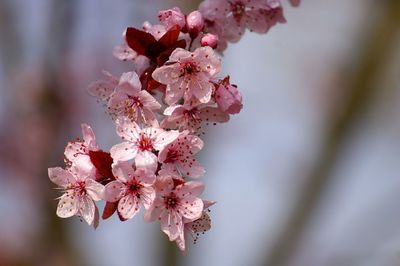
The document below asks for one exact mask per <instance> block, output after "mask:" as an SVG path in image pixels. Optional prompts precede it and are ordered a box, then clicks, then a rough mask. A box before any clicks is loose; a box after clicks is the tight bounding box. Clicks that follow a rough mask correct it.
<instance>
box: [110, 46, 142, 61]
mask: <svg viewBox="0 0 400 266" xmlns="http://www.w3.org/2000/svg"><path fill="white" fill-rule="evenodd" d="M113 54H114V56H115V57H116V58H117V59H119V60H122V61H128V60H133V59H135V58H136V57H137V53H136V52H135V51H134V50H132V49H131V48H130V47H129V46H128V45H127V44H122V45H118V46H117V47H115V48H114V52H113Z"/></svg>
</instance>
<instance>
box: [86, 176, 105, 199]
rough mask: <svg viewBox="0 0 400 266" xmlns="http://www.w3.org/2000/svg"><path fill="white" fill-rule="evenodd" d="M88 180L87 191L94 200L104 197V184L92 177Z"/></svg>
mask: <svg viewBox="0 0 400 266" xmlns="http://www.w3.org/2000/svg"><path fill="white" fill-rule="evenodd" d="M85 182H86V192H87V193H88V194H89V196H90V197H91V198H92V200H94V201H99V200H102V199H103V193H104V186H103V185H102V184H100V183H98V182H96V181H94V180H93V179H91V178H88V179H86V180H85Z"/></svg>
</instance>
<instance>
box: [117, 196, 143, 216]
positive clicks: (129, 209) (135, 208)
mask: <svg viewBox="0 0 400 266" xmlns="http://www.w3.org/2000/svg"><path fill="white" fill-rule="evenodd" d="M139 210H140V205H139V202H138V199H137V198H136V197H134V196H132V195H127V196H125V197H123V198H122V199H121V200H120V201H119V203H118V212H119V213H120V215H121V216H122V218H124V219H130V218H132V217H133V216H135V214H136V213H138V212H139Z"/></svg>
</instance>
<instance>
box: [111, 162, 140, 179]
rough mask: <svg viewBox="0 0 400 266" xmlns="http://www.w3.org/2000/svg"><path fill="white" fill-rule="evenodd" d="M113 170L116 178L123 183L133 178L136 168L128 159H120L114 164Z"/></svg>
mask: <svg viewBox="0 0 400 266" xmlns="http://www.w3.org/2000/svg"><path fill="white" fill-rule="evenodd" d="M112 172H113V175H114V176H115V178H116V179H117V180H119V181H121V182H122V183H126V182H128V181H131V180H133V176H134V175H135V169H134V168H133V166H132V164H131V163H129V162H127V161H120V162H117V163H116V164H113V166H112Z"/></svg>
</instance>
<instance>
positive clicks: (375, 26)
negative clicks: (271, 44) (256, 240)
mask: <svg viewBox="0 0 400 266" xmlns="http://www.w3.org/2000/svg"><path fill="white" fill-rule="evenodd" d="M375 5H376V6H375V7H374V12H373V14H376V16H371V21H370V23H369V24H368V25H366V33H367V34H366V38H365V39H363V40H361V41H360V43H359V46H358V47H357V48H356V51H357V52H358V51H360V52H359V54H357V56H359V58H358V59H356V60H354V61H356V62H358V64H357V65H356V66H355V69H353V70H352V71H351V73H352V74H351V76H350V77H348V80H347V83H346V84H347V86H346V91H345V94H344V98H343V100H342V102H343V103H344V105H343V110H342V113H341V114H342V115H341V116H338V117H337V119H336V120H335V121H333V123H332V125H331V127H330V129H329V130H328V135H327V137H326V140H325V143H324V144H323V145H322V148H321V150H320V153H319V157H318V158H319V160H318V162H317V164H316V166H315V168H314V170H313V172H312V174H311V176H310V177H309V178H308V181H307V183H306V185H305V186H304V189H303V191H302V193H301V194H300V198H299V199H298V201H297V203H296V204H295V206H294V208H293V210H292V215H291V216H290V217H289V220H288V222H287V223H286V224H285V225H284V227H283V230H282V232H281V233H280V235H279V236H278V238H277V239H276V242H275V244H274V246H273V248H272V250H271V252H269V251H267V252H268V257H267V258H266V259H265V264H264V265H267V266H284V265H287V263H288V262H289V260H290V258H291V255H293V252H294V250H295V248H296V247H297V246H298V244H299V239H300V236H301V234H302V232H304V229H305V228H306V226H307V225H308V223H309V221H310V219H311V218H312V215H313V211H314V210H315V208H316V206H317V204H318V203H319V201H320V199H321V196H322V194H323V193H324V192H325V189H326V187H327V184H328V183H329V178H330V177H331V176H332V170H333V168H334V166H335V162H336V161H337V159H338V157H339V156H340V155H341V152H342V150H343V149H344V148H345V147H344V145H346V140H347V136H348V135H349V133H350V131H351V130H352V128H353V127H354V126H355V124H356V123H357V122H358V120H359V119H360V118H361V117H362V115H363V113H364V111H365V110H366V109H367V108H368V104H369V103H371V99H372V96H373V95H374V93H376V91H375V90H377V89H379V88H376V87H377V86H374V85H375V84H376V83H375V82H376V81H377V78H378V77H379V75H380V73H381V71H382V69H385V68H384V67H383V66H385V65H386V64H387V63H388V62H389V60H390V56H391V55H392V52H393V51H394V49H395V48H396V42H395V41H396V35H397V34H398V33H399V30H400V1H399V0H382V1H376V2H375ZM378 11H380V12H378ZM299 12H301V9H299ZM397 45H398V44H397Z"/></svg>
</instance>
